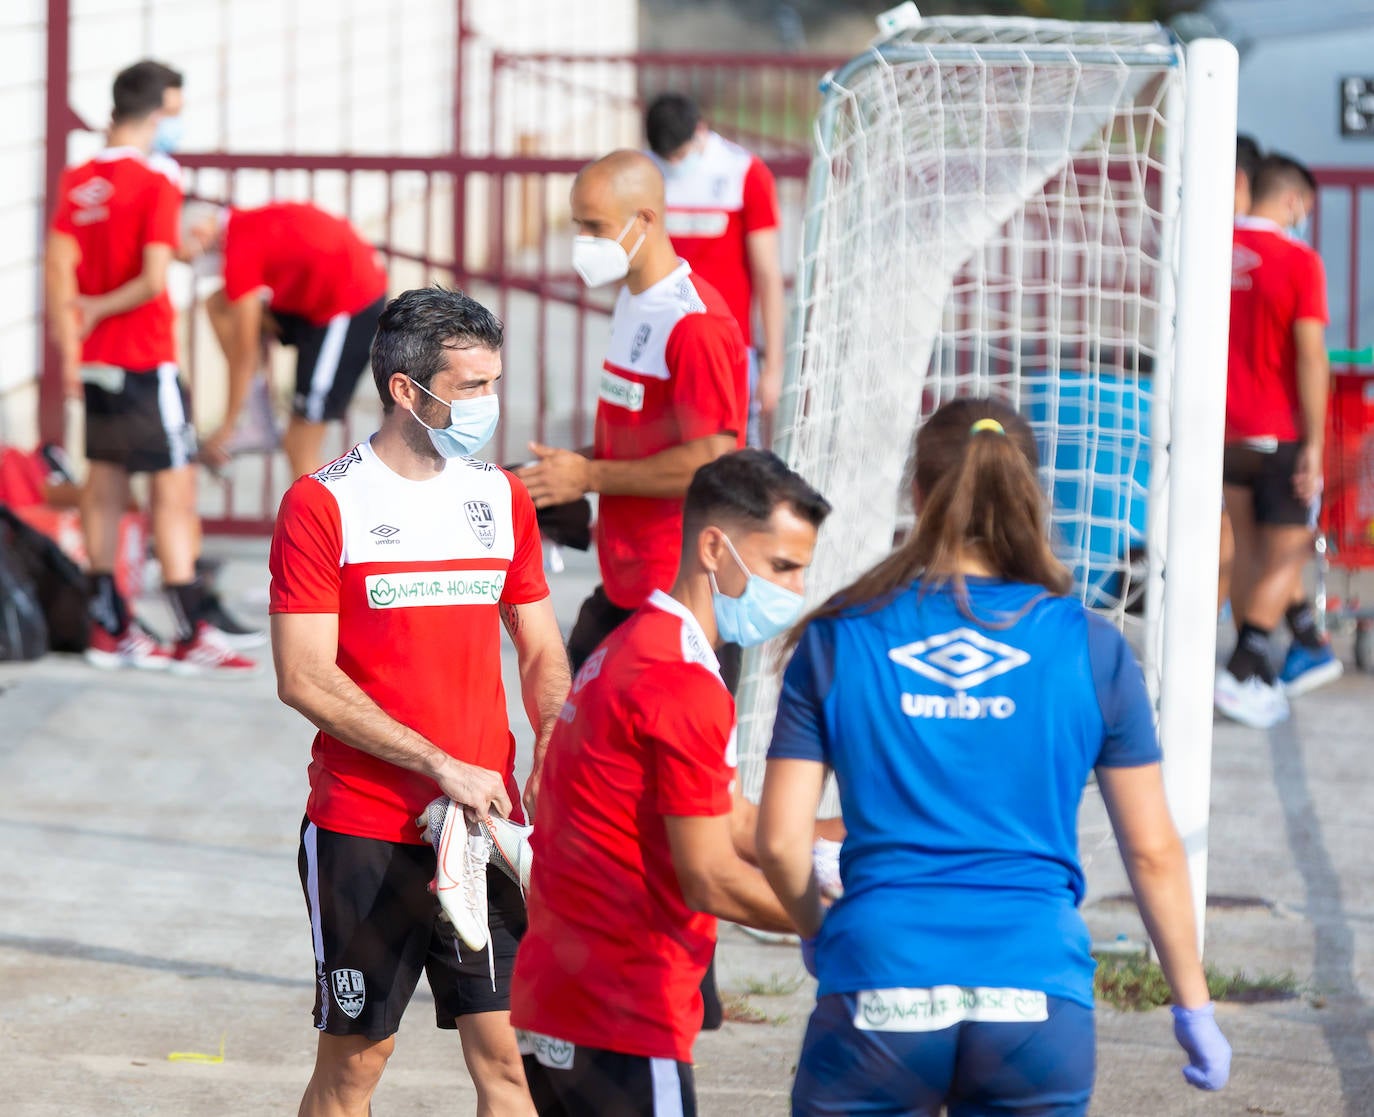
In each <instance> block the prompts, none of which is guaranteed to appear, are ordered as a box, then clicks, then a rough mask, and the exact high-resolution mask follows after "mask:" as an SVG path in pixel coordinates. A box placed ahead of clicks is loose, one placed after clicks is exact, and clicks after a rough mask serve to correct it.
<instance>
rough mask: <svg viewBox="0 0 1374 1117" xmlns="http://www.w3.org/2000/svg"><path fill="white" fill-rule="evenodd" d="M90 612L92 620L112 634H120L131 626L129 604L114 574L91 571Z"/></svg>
mask: <svg viewBox="0 0 1374 1117" xmlns="http://www.w3.org/2000/svg"><path fill="white" fill-rule="evenodd" d="M90 613H91V620H93V621H95V623H96V624H98V625H100V627H101V628H103V629H104V630H105V631H106V632H108V633H109V634H110V635H111V636H118V635H119V634H120V633H122V632H123V631H124V630H125V629H126V628H128V627H129V606H128V605H126V604H125V602H124V598H123V597H122V596H121V595H120V592H119V587H118V586H116V585H115V580H114V575H113V574H109V573H106V572H104V571H94V572H92V573H91V601H90Z"/></svg>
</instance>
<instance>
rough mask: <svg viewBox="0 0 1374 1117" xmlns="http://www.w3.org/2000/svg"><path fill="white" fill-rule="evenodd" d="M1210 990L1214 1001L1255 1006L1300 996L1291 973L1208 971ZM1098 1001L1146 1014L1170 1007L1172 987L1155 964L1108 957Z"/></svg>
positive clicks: (1101, 963) (1097, 985)
mask: <svg viewBox="0 0 1374 1117" xmlns="http://www.w3.org/2000/svg"><path fill="white" fill-rule="evenodd" d="M1206 972H1207V989H1208V991H1209V992H1210V993H1211V994H1212V999H1213V1000H1214V1001H1230V1002H1231V1003H1232V1004H1256V1003H1259V1002H1262V1001H1286V1000H1291V999H1292V998H1294V997H1296V996H1298V994H1299V992H1300V989H1299V986H1298V980H1297V978H1296V977H1294V976H1293V975H1292V974H1291V973H1285V974H1278V975H1277V976H1274V975H1268V974H1260V975H1257V976H1253V977H1252V976H1250V975H1249V974H1246V973H1244V972H1242V971H1240V970H1237V971H1235V972H1233V973H1223V972H1222V971H1221V970H1218V969H1215V968H1214V967H1212V966H1208V967H1207V971H1206ZM1093 987H1094V992H1095V994H1096V996H1097V999H1098V1000H1099V1001H1105V1002H1106V1003H1107V1004H1109V1005H1111V1006H1112V1007H1113V1008H1119V1009H1122V1010H1124V1011H1128V1012H1144V1011H1146V1010H1147V1009H1152V1008H1158V1007H1159V1006H1161V1005H1167V1004H1169V1003H1170V999H1171V994H1170V992H1169V983H1168V982H1167V981H1165V980H1164V971H1163V970H1161V969H1160V968H1159V966H1157V965H1156V964H1155V963H1154V962H1151V961H1148V960H1147V959H1145V958H1140V957H1129V956H1127V957H1119V956H1114V955H1113V956H1107V957H1103V958H1099V959H1098V960H1097V974H1096V976H1095V978H1094V979H1093Z"/></svg>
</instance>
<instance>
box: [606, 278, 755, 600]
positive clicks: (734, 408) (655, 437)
mask: <svg viewBox="0 0 1374 1117" xmlns="http://www.w3.org/2000/svg"><path fill="white" fill-rule="evenodd" d="M748 360H749V358H748V353H747V352H746V350H745V347H744V339H743V337H741V335H740V331H739V326H738V325H737V324H736V323H735V320H734V318H733V317H732V316H731V314H730V311H729V309H728V308H727V307H726V306H725V302H724V300H723V299H722V298H721V297H720V295H719V293H718V292H717V291H716V290H715V288H714V287H712V286H711V285H710V284H708V283H703V282H702V281H701V280H700V279H698V278H697V277H696V276H694V275H693V274H692V271H691V268H690V267H689V266H688V265H687V264H685V263H684V264H680V265H679V266H678V267H677V269H676V270H675V271H673V272H672V273H671V274H670V275H668V276H667V277H666V278H664V279H661V280H659V282H657V283H655V284H654V285H653V286H652V287H649V288H647V289H645V290H643V291H641V292H640V293H639V294H637V295H632V294H630V290H629V288H628V287H622V288H621V289H620V297H619V298H618V299H616V304H615V311H614V313H613V314H612V317H611V341H610V345H609V346H608V347H607V350H606V359H605V362H604V363H603V365H602V371H601V390H600V399H599V401H598V403H597V407H596V438H595V444H594V456H595V457H596V458H600V459H608V460H612V461H627V460H633V459H636V458H647V457H649V456H651V455H653V454H657V453H660V452H662V451H664V450H668V449H671V448H672V447H674V446H679V445H681V444H682V443H684V442H691V441H694V440H695V439H698V438H707V437H710V436H711V435H715V434H733V435H734V436H735V444H736V446H739V447H743V445H744V435H745V425H746V421H747V408H748V405H749V369H748ZM596 549H597V559H598V562H599V563H600V566H601V581H602V584H603V585H604V586H605V589H606V596H607V597H608V598H610V599H611V601H612V602H613V603H614V604H616V605H618V606H620V607H621V608H622V609H636V608H638V607H639V606H640V605H641V604H643V602H644V600H645V599H646V598H647V597H648V596H649V594H650V593H652V592H653V591H654V590H656V589H657V590H666V589H669V588H671V586H672V584H673V580H674V579H675V578H676V577H677V565H678V558H679V557H680V555H679V553H680V552H681V550H682V498H681V497H666V498H665V497H637V496H614V495H602V496H601V498H600V502H599V511H598V515H597V521H596Z"/></svg>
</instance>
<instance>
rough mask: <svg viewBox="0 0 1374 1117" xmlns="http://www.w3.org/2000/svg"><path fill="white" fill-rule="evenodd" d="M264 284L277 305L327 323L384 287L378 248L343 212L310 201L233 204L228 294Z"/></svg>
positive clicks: (227, 245)
mask: <svg viewBox="0 0 1374 1117" xmlns="http://www.w3.org/2000/svg"><path fill="white" fill-rule="evenodd" d="M260 287H266V288H269V289H270V290H271V292H272V295H271V298H270V300H269V303H270V305H271V307H272V309H273V310H276V311H280V312H281V313H283V314H294V315H296V316H297V317H300V318H304V319H305V320H306V321H307V322H310V323H311V324H312V325H316V326H323V325H325V324H326V323H328V322H329V320H330V319H331V318H334V317H337V316H338V315H340V314H350V315H351V314H357V313H358V312H359V311H360V310H363V309H364V308H365V307H368V306H371V305H372V304H373V303H375V302H376V301H377V300H378V299H380V298H381V297H382V296H383V295H385V294H386V272H385V271H384V270H383V268H382V265H381V261H380V260H379V259H378V257H377V250H376V249H375V248H373V247H372V245H370V244H368V243H367V241H365V240H363V238H362V237H361V236H360V235H359V234H358V232H357V230H356V229H354V228H353V226H352V225H350V224H349V223H348V222H347V221H345V220H344V219H343V218H342V217H335V216H334V215H333V214H332V213H326V212H325V211H324V210H322V209H320V208H319V207H318V206H312V205H310V204H308V203H305V202H273V203H272V204H270V205H265V206H260V207H259V208H257V209H236V210H232V211H231V212H230V214H229V223H228V225H226V226H225V229H224V295H225V297H226V298H227V299H229V300H230V301H231V302H232V301H235V300H238V299H241V298H242V297H243V296H244V295H247V294H249V293H250V292H252V291H256V290H257V289H258V288H260Z"/></svg>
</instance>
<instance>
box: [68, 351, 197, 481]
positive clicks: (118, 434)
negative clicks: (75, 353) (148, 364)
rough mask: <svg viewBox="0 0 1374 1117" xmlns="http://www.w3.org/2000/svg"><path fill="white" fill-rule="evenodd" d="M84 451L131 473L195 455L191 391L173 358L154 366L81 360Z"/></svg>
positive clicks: (150, 470)
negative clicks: (127, 366)
mask: <svg viewBox="0 0 1374 1117" xmlns="http://www.w3.org/2000/svg"><path fill="white" fill-rule="evenodd" d="M81 379H82V382H83V385H84V388H85V396H86V457H87V458H89V459H90V460H91V461H93V462H105V463H106V464H108V465H117V466H119V467H120V468H121V469H125V470H128V472H130V473H161V472H162V471H163V470H166V469H178V468H180V467H181V466H183V465H189V464H190V463H191V462H193V461H195V460H196V431H195V427H193V426H192V425H191V418H190V416H191V397H190V395H189V394H188V393H187V391H186V385H185V384H183V383H182V382H181V377H180V376H179V375H178V373H177V366H176V365H174V364H165V365H159V366H158V367H157V368H154V369H123V368H115V367H114V366H112V365H83V366H82V368H81Z"/></svg>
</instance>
